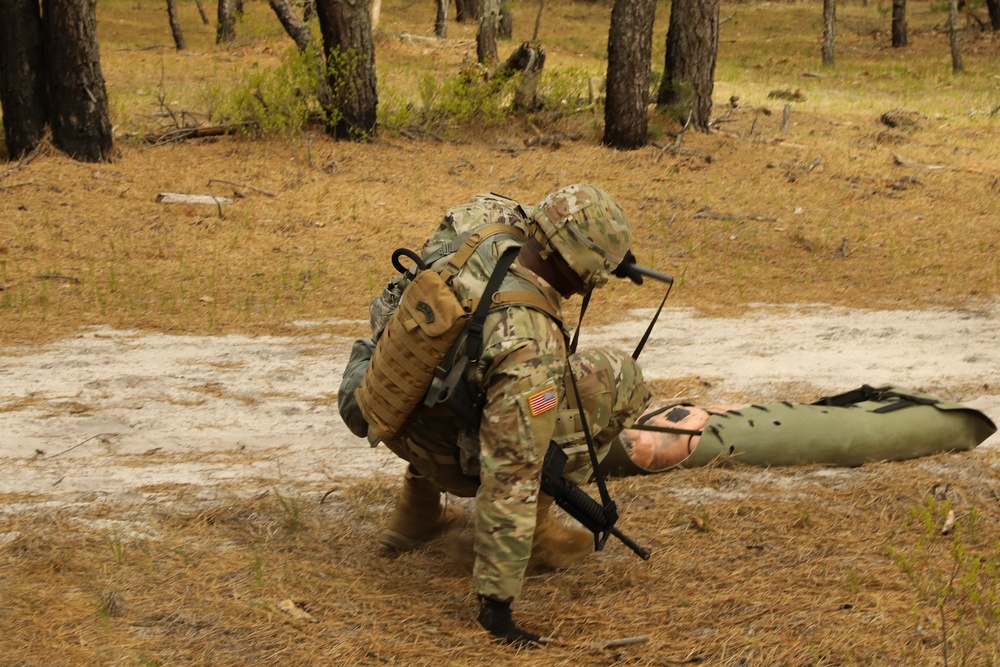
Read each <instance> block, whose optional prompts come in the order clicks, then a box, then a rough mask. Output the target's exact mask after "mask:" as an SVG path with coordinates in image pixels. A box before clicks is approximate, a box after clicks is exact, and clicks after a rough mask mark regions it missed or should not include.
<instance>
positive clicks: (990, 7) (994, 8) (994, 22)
mask: <svg viewBox="0 0 1000 667" xmlns="http://www.w3.org/2000/svg"><path fill="white" fill-rule="evenodd" d="M986 10H987V11H988V12H989V13H990V27H991V28H992V29H993V30H994V32H995V31H997V30H1000V0H986Z"/></svg>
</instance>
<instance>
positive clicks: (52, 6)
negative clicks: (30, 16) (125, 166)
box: [42, 0, 114, 162]
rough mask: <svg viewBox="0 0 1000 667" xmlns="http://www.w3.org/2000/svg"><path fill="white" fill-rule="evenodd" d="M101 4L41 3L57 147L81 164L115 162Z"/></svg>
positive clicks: (78, 0)
mask: <svg viewBox="0 0 1000 667" xmlns="http://www.w3.org/2000/svg"><path fill="white" fill-rule="evenodd" d="M95 4H96V0H42V17H43V18H42V23H43V26H44V32H43V34H44V36H45V52H46V57H47V59H48V61H47V72H46V74H47V81H48V90H49V100H50V108H49V122H50V123H51V125H52V140H53V143H54V144H55V145H56V146H57V147H58V148H59V149H60V150H63V151H65V152H66V153H68V154H69V155H70V156H71V157H73V158H75V159H77V160H83V161H86V162H102V161H108V160H110V159H111V153H112V149H113V147H114V145H113V141H112V136H111V120H110V118H109V116H108V93H107V90H106V89H105V87H104V75H103V74H102V73H101V60H100V55H99V52H98V49H97V18H96V15H95V11H94V10H95Z"/></svg>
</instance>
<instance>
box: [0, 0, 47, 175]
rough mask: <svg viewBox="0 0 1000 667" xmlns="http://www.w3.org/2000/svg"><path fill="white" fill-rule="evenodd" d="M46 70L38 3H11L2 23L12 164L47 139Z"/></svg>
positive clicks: (2, 86) (0, 78) (1, 63)
mask: <svg viewBox="0 0 1000 667" xmlns="http://www.w3.org/2000/svg"><path fill="white" fill-rule="evenodd" d="M44 67H45V65H44V61H43V47H42V18H41V13H40V11H39V7H38V0H8V2H7V3H6V4H5V8H4V18H3V20H2V21H0V107H2V108H3V129H4V138H5V139H6V142H7V156H8V157H9V158H10V159H12V160H13V159H16V158H19V157H21V156H22V155H24V154H26V153H29V152H31V151H32V150H33V149H34V148H35V146H37V145H38V143H39V142H40V141H41V140H42V137H43V136H45V121H46V116H47V110H46V89H45V69H44Z"/></svg>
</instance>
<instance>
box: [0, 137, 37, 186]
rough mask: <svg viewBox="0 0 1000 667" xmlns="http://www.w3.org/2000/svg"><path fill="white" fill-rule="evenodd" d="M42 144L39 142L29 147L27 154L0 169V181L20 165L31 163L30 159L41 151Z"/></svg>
mask: <svg viewBox="0 0 1000 667" xmlns="http://www.w3.org/2000/svg"><path fill="white" fill-rule="evenodd" d="M44 145H45V144H43V143H41V142H39V144H38V145H37V146H35V147H34V148H32V149H31V152H30V153H28V154H27V155H25V156H24V157H22V158H21V159H20V160H18V161H17V162H15V163H14V164H12V165H11V166H9V167H7V168H6V169H4V170H3V171H0V181H2V180H3V179H4V178H6V177H7V176H9V175H10V174H13V173H14V172H15V171H17V170H18V169H20V168H21V167H25V166H27V165H29V164H30V163H31V161H32V160H34V159H35V158H36V157H38V155H39V154H40V153H41V152H42V146H44Z"/></svg>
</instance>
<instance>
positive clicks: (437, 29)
mask: <svg viewBox="0 0 1000 667" xmlns="http://www.w3.org/2000/svg"><path fill="white" fill-rule="evenodd" d="M434 36H435V37H440V38H441V39H444V38H445V37H447V36H448V0H437V15H436V16H435V17H434Z"/></svg>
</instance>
